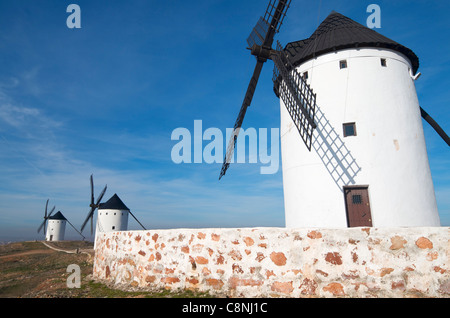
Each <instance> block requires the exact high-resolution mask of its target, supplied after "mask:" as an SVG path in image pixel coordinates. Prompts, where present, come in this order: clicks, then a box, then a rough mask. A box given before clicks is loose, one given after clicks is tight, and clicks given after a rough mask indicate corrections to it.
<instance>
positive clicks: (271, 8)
mask: <svg viewBox="0 0 450 318" xmlns="http://www.w3.org/2000/svg"><path fill="white" fill-rule="evenodd" d="M290 3H291V0H270V1H269V5H268V6H267V10H266V13H265V15H264V17H263V18H260V19H259V21H258V22H257V24H256V26H255V28H254V29H253V31H252V33H251V34H250V37H249V38H248V40H247V43H248V44H249V45H251V46H252V47H255V46H261V47H262V48H263V49H265V50H266V51H268V50H270V49H271V47H272V44H273V40H274V36H275V34H276V33H277V32H279V30H280V27H281V24H282V23H283V20H284V17H285V16H286V12H287V10H288V8H289V6H290ZM269 20H270V24H268V21H269ZM263 39H264V40H263ZM259 43H261V45H259ZM267 58H268V57H267V56H263V55H262V54H261V55H260V56H257V62H256V66H255V69H254V71H253V75H252V78H251V79H250V83H249V85H248V88H247V92H246V93H245V97H244V101H243V103H242V106H241V109H240V111H239V114H238V117H237V119H236V122H235V124H234V131H233V134H232V136H231V138H230V141H229V143H228V147H227V152H226V155H225V158H224V162H223V165H222V169H221V171H220V176H219V179H221V178H222V177H223V176H224V175H225V173H226V172H227V170H228V168H229V166H230V162H231V158H232V157H233V154H234V148H235V146H236V141H237V137H238V135H239V130H240V129H241V127H242V123H243V121H244V117H245V114H246V113H247V108H248V107H249V106H250V104H251V102H252V99H253V95H254V93H255V89H256V85H257V84H258V80H259V76H260V75H261V70H262V67H263V65H264V63H265V62H266V61H267Z"/></svg>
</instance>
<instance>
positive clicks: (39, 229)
mask: <svg viewBox="0 0 450 318" xmlns="http://www.w3.org/2000/svg"><path fill="white" fill-rule="evenodd" d="M48 201H49V200H47V203H46V204H45V211H44V221H42V223H41V225H40V226H39V227H38V229H37V232H38V233H39V232H40V231H41V230H42V227H43V228H44V234H45V232H46V228H45V224H46V223H47V219H48V218H49V217H50V216H52V214H53V211H55V208H56V206H54V207H53V208H52V209H51V210H50V213H47V207H48Z"/></svg>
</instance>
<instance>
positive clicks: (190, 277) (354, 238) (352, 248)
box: [93, 227, 450, 297]
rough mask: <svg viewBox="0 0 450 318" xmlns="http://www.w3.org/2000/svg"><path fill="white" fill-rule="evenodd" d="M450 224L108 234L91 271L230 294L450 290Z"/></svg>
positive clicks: (128, 281) (437, 293)
mask: <svg viewBox="0 0 450 318" xmlns="http://www.w3.org/2000/svg"><path fill="white" fill-rule="evenodd" d="M449 234H450V228H448V227H435V228H395V229H382V228H351V229H285V228H243V229H176V230H152V231H131V232H130V231H129V232H110V233H100V234H99V235H98V237H97V242H96V253H95V261H94V271H93V274H94V275H93V276H94V278H96V279H100V280H103V281H107V282H109V283H113V284H116V285H125V286H133V287H139V288H144V289H149V290H151V289H155V288H166V289H173V290H176V289H194V290H198V291H209V292H210V293H213V294H214V293H217V294H220V295H227V296H231V297H450V269H449V259H450V235H449Z"/></svg>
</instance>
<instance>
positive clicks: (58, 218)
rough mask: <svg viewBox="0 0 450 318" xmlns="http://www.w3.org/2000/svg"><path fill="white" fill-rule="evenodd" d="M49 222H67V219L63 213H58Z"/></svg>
mask: <svg viewBox="0 0 450 318" xmlns="http://www.w3.org/2000/svg"><path fill="white" fill-rule="evenodd" d="M48 219H49V220H64V221H67V219H66V218H65V217H64V215H63V214H62V213H61V211H58V212H56V213H55V214H53V215H52V216H50V217H49V218H48Z"/></svg>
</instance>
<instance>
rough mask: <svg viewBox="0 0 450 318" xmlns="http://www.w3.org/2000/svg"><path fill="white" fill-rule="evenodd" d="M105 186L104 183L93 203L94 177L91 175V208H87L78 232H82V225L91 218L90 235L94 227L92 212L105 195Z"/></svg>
mask: <svg viewBox="0 0 450 318" xmlns="http://www.w3.org/2000/svg"><path fill="white" fill-rule="evenodd" d="M107 187H108V186H107V185H105V187H104V188H103V190H102V192H101V193H100V195H99V196H98V198H97V201H96V202H95V203H94V179H93V176H92V175H91V204H90V205H89V206H90V207H91V209H90V210H89V213H88V215H87V217H86V219H85V220H84V222H83V225H81V229H80V233H81V232H83V230H84V227H85V226H86V224H87V222H88V221H89V220H91V235H92V234H93V233H94V228H93V220H94V212H95V210H96V209H97V208H98V207H99V205H100V201H101V200H102V199H103V196H104V195H105V192H106V189H107Z"/></svg>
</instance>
